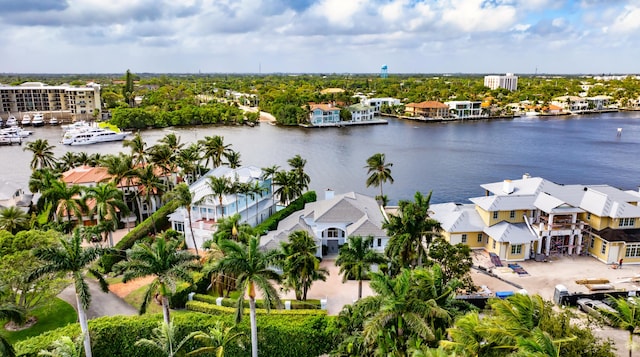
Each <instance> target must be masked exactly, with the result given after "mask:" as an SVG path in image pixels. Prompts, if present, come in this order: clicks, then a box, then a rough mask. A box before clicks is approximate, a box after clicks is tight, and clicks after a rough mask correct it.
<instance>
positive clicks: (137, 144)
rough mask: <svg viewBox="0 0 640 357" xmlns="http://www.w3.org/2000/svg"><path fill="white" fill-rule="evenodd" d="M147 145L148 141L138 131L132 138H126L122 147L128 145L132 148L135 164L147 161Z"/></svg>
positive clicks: (142, 163)
mask: <svg viewBox="0 0 640 357" xmlns="http://www.w3.org/2000/svg"><path fill="white" fill-rule="evenodd" d="M146 146H147V143H145V142H144V140H143V139H142V136H141V135H140V132H137V133H136V134H135V135H134V136H133V138H132V139H131V140H124V141H123V142H122V147H125V148H126V147H128V148H130V149H131V155H132V156H133V163H134V165H144V163H145V162H146V155H147V150H146Z"/></svg>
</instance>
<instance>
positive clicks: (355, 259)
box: [336, 236, 386, 300]
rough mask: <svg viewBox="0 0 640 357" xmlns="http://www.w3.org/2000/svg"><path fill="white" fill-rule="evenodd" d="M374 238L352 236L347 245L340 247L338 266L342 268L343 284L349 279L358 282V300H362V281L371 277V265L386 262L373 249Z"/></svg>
mask: <svg viewBox="0 0 640 357" xmlns="http://www.w3.org/2000/svg"><path fill="white" fill-rule="evenodd" d="M372 246H373V236H368V237H366V238H363V237H362V236H351V237H349V238H348V239H347V244H344V245H343V246H341V247H340V251H339V252H338V259H336V265H337V266H339V267H340V274H342V282H343V283H344V282H346V281H347V280H348V279H349V278H352V279H355V280H357V281H358V300H360V299H361V298H362V280H364V279H367V278H368V277H369V272H370V271H371V265H373V264H382V263H384V262H385V261H386V260H385V258H384V256H383V255H382V254H380V253H378V252H376V251H375V250H373V248H371V247H372Z"/></svg>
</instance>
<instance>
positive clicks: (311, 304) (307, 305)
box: [193, 294, 320, 310]
mask: <svg viewBox="0 0 640 357" xmlns="http://www.w3.org/2000/svg"><path fill="white" fill-rule="evenodd" d="M193 301H200V302H204V303H207V304H212V305H217V298H216V297H213V296H211V295H203V294H195V295H194V296H193ZM236 302H237V300H236V299H230V298H223V299H222V302H221V304H222V306H226V307H232V308H235V307H236ZM247 304H248V301H247ZM283 304H284V302H283ZM247 306H248V305H247ZM256 307H257V308H259V309H263V308H264V301H263V300H256ZM291 309H292V310H320V300H307V301H297V300H291Z"/></svg>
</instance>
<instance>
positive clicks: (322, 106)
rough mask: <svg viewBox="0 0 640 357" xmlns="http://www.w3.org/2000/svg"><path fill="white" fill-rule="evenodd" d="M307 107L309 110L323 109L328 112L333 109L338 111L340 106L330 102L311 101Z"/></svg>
mask: <svg viewBox="0 0 640 357" xmlns="http://www.w3.org/2000/svg"><path fill="white" fill-rule="evenodd" d="M309 108H310V110H311V111H313V110H315V109H321V110H322V111H325V112H330V111H335V110H337V111H340V108H338V107H336V106H333V105H332V104H325V103H321V104H316V103H313V104H310V105H309Z"/></svg>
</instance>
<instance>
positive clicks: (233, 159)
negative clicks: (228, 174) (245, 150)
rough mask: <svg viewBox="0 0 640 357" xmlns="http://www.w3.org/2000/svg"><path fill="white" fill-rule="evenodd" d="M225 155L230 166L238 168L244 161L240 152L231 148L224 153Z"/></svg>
mask: <svg viewBox="0 0 640 357" xmlns="http://www.w3.org/2000/svg"><path fill="white" fill-rule="evenodd" d="M224 157H225V158H226V159H227V163H226V165H229V167H230V168H232V169H237V168H238V167H240V163H241V162H242V161H241V160H240V153H239V152H237V151H233V150H230V151H228V152H225V153H224ZM223 165H225V164H223Z"/></svg>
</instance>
